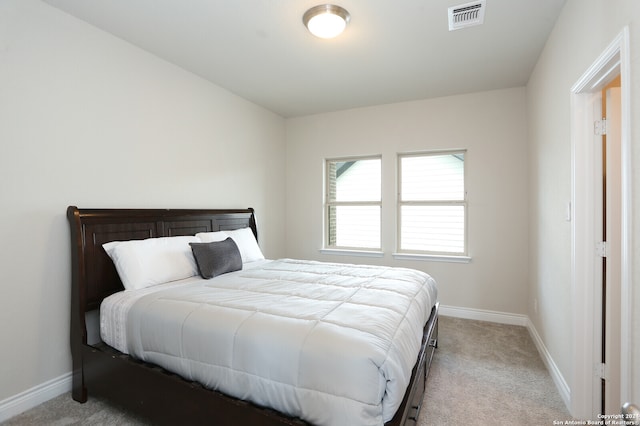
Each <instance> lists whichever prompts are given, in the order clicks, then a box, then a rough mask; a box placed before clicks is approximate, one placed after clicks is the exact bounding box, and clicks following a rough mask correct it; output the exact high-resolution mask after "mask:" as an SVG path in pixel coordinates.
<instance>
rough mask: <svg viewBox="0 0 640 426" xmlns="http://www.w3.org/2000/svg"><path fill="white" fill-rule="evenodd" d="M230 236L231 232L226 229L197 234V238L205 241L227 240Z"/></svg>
mask: <svg viewBox="0 0 640 426" xmlns="http://www.w3.org/2000/svg"><path fill="white" fill-rule="evenodd" d="M228 237H229V234H227V233H226V232H224V231H216V232H198V233H197V234H196V238H198V239H200V242H203V243H217V242H219V241H224V240H226V239H227V238H228Z"/></svg>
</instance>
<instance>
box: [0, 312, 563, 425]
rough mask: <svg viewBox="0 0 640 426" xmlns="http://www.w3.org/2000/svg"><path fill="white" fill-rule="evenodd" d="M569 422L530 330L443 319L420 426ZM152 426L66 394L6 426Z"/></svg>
mask: <svg viewBox="0 0 640 426" xmlns="http://www.w3.org/2000/svg"><path fill="white" fill-rule="evenodd" d="M570 419H571V417H570V415H569V413H568V411H567V409H566V408H565V406H564V404H563V402H562V399H561V398H560V395H559V394H558V391H557V390H556V387H555V385H554V384H553V381H552V380H551V377H550V375H549V373H548V372H547V370H546V368H545V366H544V364H543V363H542V360H541V359H540V356H539V355H538V352H537V350H536V348H535V346H534V344H533V341H532V340H531V338H530V336H529V333H528V332H527V330H526V329H525V328H524V327H518V326H510V325H502V324H493V323H487V322H481V321H471V320H463V319H457V318H451V317H441V318H440V331H439V340H438V349H437V350H436V354H435V356H434V360H433V364H432V366H431V371H430V373H429V379H428V382H427V391H426V394H425V400H424V403H423V405H422V411H421V413H420V417H419V418H418V425H419V426H432V425H438V426H441V425H492V426H493V425H536V426H537V425H540V426H544V425H553V424H554V423H553V422H554V421H562V423H564V421H565V420H570ZM146 424H147V423H145V422H144V421H143V420H142V419H139V418H136V417H135V416H133V415H131V414H128V413H124V412H122V411H119V410H117V409H115V408H114V407H112V406H110V405H109V404H108V403H106V402H104V401H101V400H97V399H95V398H89V401H88V402H87V403H85V404H79V403H77V402H75V401H73V400H72V399H71V396H70V394H64V395H61V396H59V397H57V398H54V399H52V400H50V401H48V402H46V403H44V404H42V405H40V406H38V407H36V408H34V409H32V410H29V411H27V412H25V413H23V414H21V415H19V416H16V417H14V418H12V419H10V420H9V421H7V422H5V423H3V426H18V425H20V426H22V425H29V426H31V425H35V426H40V425H47V426H67V425H91V426H94V425H95V426H117V425H141V426H142V425H146ZM252 426H253V425H252ZM255 426H259V425H255ZM345 426H351V425H345Z"/></svg>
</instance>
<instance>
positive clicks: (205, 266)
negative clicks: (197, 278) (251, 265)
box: [189, 238, 242, 279]
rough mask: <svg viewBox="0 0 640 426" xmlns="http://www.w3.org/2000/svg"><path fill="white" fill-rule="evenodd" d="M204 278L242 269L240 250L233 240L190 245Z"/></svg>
mask: <svg viewBox="0 0 640 426" xmlns="http://www.w3.org/2000/svg"><path fill="white" fill-rule="evenodd" d="M189 245H190V246H191V251H193V257H195V259H196V264H197V265H198V271H199V272H200V275H201V276H202V278H206V279H209V278H213V277H215V276H218V275H221V274H226V273H227V272H233V271H239V270H240V269H242V257H240V250H239V249H238V246H237V245H236V243H235V241H233V239H232V238H227V239H226V240H224V241H215V242H211V243H189Z"/></svg>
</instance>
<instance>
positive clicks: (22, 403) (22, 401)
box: [0, 372, 71, 423]
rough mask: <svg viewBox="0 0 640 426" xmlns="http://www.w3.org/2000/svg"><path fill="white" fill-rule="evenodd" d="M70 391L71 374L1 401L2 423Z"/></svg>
mask: <svg viewBox="0 0 640 426" xmlns="http://www.w3.org/2000/svg"><path fill="white" fill-rule="evenodd" d="M70 391H71V373H70V372H69V373H66V374H63V375H62V376H60V377H56V378H55V379H52V380H49V381H48V382H44V383H41V384H39V385H37V386H34V387H32V388H31V389H27V390H26V391H24V392H21V393H19V394H17V395H14V396H12V397H9V398H7V399H5V400H3V401H0V423H2V422H4V421H6V420H9V419H10V418H11V417H14V416H17V415H18V414H20V413H24V412H25V411H27V410H29V409H31V408H33V407H36V406H38V405H40V404H42V403H43V402H46V401H48V400H50V399H52V398H55V397H56V396H58V395H62V394H63V393H65V392H70Z"/></svg>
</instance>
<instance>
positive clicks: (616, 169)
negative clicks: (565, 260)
mask: <svg viewBox="0 0 640 426" xmlns="http://www.w3.org/2000/svg"><path fill="white" fill-rule="evenodd" d="M605 92H606V93H605V95H604V98H605V108H604V109H605V117H606V120H607V125H606V128H607V130H606V135H605V136H604V141H605V142H604V143H605V147H606V149H604V150H603V151H604V153H605V158H604V161H603V169H604V170H603V172H604V173H603V174H604V181H603V186H604V195H603V199H604V201H605V203H604V206H603V207H604V213H603V215H604V222H603V223H604V241H606V257H605V258H604V259H605V263H604V268H605V269H604V271H603V277H604V280H603V309H604V311H603V319H604V327H603V329H604V339H603V343H604V351H603V355H604V359H603V363H604V364H605V369H604V371H605V388H604V414H616V413H619V412H620V407H621V406H622V401H621V395H620V389H621V376H620V374H621V373H620V371H621V369H620V360H621V333H620V330H621V320H622V318H621V315H620V314H621V312H620V311H621V303H622V301H621V283H622V250H621V249H622V233H621V229H622V192H621V188H622V174H621V170H622V150H621V141H622V138H621V128H622V127H621V125H622V122H621V105H622V104H621V90H620V87H619V85H618V87H615V83H614V87H608V88H607V89H606V91H605Z"/></svg>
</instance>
